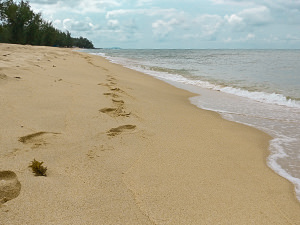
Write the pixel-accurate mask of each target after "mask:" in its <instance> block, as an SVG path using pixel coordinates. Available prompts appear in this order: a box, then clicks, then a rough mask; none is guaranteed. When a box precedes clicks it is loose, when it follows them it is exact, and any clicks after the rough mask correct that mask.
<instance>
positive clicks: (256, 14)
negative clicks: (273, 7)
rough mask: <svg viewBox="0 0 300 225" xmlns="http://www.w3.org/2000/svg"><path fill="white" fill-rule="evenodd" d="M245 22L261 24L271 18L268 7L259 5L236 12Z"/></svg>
mask: <svg viewBox="0 0 300 225" xmlns="http://www.w3.org/2000/svg"><path fill="white" fill-rule="evenodd" d="M238 15H239V16H240V17H241V18H243V19H244V21H245V22H246V23H247V24H251V25H263V24H267V23H269V22H270V20H271V14H270V10H269V8H267V7H265V6H260V7H256V8H250V9H245V10H243V11H241V12H240V13H239V14H238Z"/></svg>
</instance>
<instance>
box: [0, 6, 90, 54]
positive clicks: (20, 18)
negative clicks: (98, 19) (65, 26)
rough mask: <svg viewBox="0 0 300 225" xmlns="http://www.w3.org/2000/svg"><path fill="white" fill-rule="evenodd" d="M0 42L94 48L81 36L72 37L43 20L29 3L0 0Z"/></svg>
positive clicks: (67, 32)
mask: <svg viewBox="0 0 300 225" xmlns="http://www.w3.org/2000/svg"><path fill="white" fill-rule="evenodd" d="M0 42H2V43H12V44H30V45H42V46H57V47H73V46H75V47H79V48H94V45H93V43H92V42H91V41H90V40H88V39H86V38H83V37H80V38H73V37H71V33H70V32H69V31H66V32H62V31H60V30H58V29H56V28H54V26H53V25H52V22H48V21H45V20H44V19H43V18H42V15H41V13H37V14H36V13H34V12H33V11H32V10H31V8H30V5H29V3H28V2H27V1H26V2H25V1H23V0H22V1H21V2H19V3H15V2H14V1H13V0H6V1H2V0H0Z"/></svg>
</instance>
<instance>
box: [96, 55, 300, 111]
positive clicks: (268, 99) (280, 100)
mask: <svg viewBox="0 0 300 225" xmlns="http://www.w3.org/2000/svg"><path fill="white" fill-rule="evenodd" d="M94 54H95V55H99V56H102V57H105V58H107V59H108V60H110V61H111V62H113V63H116V64H121V65H123V66H124V67H127V68H130V69H133V70H137V71H139V72H143V73H146V74H149V75H151V76H154V77H157V78H159V79H163V80H168V81H173V82H179V83H184V84H189V85H194V86H198V87H201V88H207V89H212V90H215V91H221V92H224V93H227V94H233V95H236V96H239V97H244V98H248V99H252V100H254V101H258V102H262V103H267V104H275V105H281V106H287V107H291V108H300V101H297V100H294V99H290V98H288V97H286V96H284V95H282V94H277V93H267V92H259V91H249V90H246V89H242V88H236V87H230V86H225V87H224V86H221V85H218V84H212V83H210V82H208V81H202V80H191V79H188V78H186V77H184V76H182V75H179V74H177V73H176V70H172V69H167V68H161V67H147V66H143V65H139V64H135V63H133V62H132V61H130V60H128V59H125V58H119V57H110V56H107V55H106V54H105V53H94ZM181 72H185V73H187V71H185V70H182V71H181Z"/></svg>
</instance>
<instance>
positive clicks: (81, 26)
mask: <svg viewBox="0 0 300 225" xmlns="http://www.w3.org/2000/svg"><path fill="white" fill-rule="evenodd" d="M58 22H59V21H56V23H58ZM62 26H63V28H64V29H65V30H69V31H70V32H71V33H72V32H73V31H74V32H82V31H91V30H94V29H96V28H97V26H95V25H93V24H92V23H91V22H89V21H76V20H73V19H64V20H63V21H62Z"/></svg>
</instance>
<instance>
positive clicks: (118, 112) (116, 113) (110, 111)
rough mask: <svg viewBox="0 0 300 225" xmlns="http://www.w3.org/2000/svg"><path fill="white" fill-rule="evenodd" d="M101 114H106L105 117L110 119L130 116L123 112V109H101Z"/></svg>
mask: <svg viewBox="0 0 300 225" xmlns="http://www.w3.org/2000/svg"><path fill="white" fill-rule="evenodd" d="M99 111H100V112H102V113H106V114H107V115H109V116H111V117H118V116H126V117H128V116H130V113H127V112H125V111H124V110H123V107H121V106H120V107H118V108H103V109H100V110H99Z"/></svg>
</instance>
